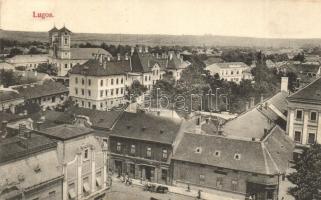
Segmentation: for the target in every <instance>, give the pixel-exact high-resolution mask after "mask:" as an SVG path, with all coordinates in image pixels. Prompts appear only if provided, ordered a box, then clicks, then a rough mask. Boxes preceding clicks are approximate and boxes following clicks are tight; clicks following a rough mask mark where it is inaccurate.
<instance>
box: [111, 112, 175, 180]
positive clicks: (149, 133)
mask: <svg viewBox="0 0 321 200" xmlns="http://www.w3.org/2000/svg"><path fill="white" fill-rule="evenodd" d="M179 128H180V122H179V121H176V122H174V121H171V120H168V119H165V118H162V117H159V116H153V115H149V114H145V113H126V112H125V113H123V115H122V116H121V118H120V119H119V120H118V122H117V124H116V125H115V127H114V128H113V130H112V132H111V134H110V137H109V141H110V146H109V151H110V153H111V158H110V168H111V169H112V170H113V172H114V173H115V174H116V175H118V176H120V175H122V176H124V175H126V174H127V175H129V177H131V178H133V179H140V180H142V181H151V182H156V183H162V184H171V181H172V179H171V177H172V176H171V174H172V171H171V165H170V159H171V157H172V155H173V144H174V143H175V140H176V136H177V135H178V131H179Z"/></svg>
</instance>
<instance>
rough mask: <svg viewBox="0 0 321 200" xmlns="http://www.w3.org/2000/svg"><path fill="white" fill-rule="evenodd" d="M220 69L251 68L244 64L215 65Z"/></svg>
mask: <svg viewBox="0 0 321 200" xmlns="http://www.w3.org/2000/svg"><path fill="white" fill-rule="evenodd" d="M213 65H216V66H217V67H219V68H239V67H249V66H248V65H247V64H245V63H243V62H224V63H214V64H213Z"/></svg>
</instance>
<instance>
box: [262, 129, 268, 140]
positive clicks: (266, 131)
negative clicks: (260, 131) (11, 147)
mask: <svg viewBox="0 0 321 200" xmlns="http://www.w3.org/2000/svg"><path fill="white" fill-rule="evenodd" d="M267 134H268V130H267V129H266V128H265V129H264V136H263V138H265V136H267Z"/></svg>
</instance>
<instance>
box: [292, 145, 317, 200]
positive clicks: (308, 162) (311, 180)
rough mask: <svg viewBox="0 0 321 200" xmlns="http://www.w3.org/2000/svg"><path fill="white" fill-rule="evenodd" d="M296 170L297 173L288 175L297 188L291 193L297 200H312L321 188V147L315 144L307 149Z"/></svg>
mask: <svg viewBox="0 0 321 200" xmlns="http://www.w3.org/2000/svg"><path fill="white" fill-rule="evenodd" d="M294 168H295V169H296V172H294V173H291V174H289V175H288V179H289V181H291V182H292V183H293V184H295V185H296V186H295V187H291V188H290V189H289V193H290V194H291V195H292V196H294V197H295V198H296V199H297V200H312V199H320V198H315V195H316V194H317V193H318V190H319V189H320V188H321V145H320V144H313V145H311V147H310V148H308V149H305V150H304V151H303V153H302V155H301V157H300V159H299V160H298V161H296V163H295V166H294Z"/></svg>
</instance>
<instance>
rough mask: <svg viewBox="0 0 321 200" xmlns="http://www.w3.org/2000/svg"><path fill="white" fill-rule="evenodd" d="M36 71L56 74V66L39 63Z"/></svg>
mask: <svg viewBox="0 0 321 200" xmlns="http://www.w3.org/2000/svg"><path fill="white" fill-rule="evenodd" d="M36 71H37V72H40V73H46V74H49V75H51V76H57V73H58V68H57V67H56V66H54V65H53V64H48V63H41V64H39V65H38V66H37V68H36Z"/></svg>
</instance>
